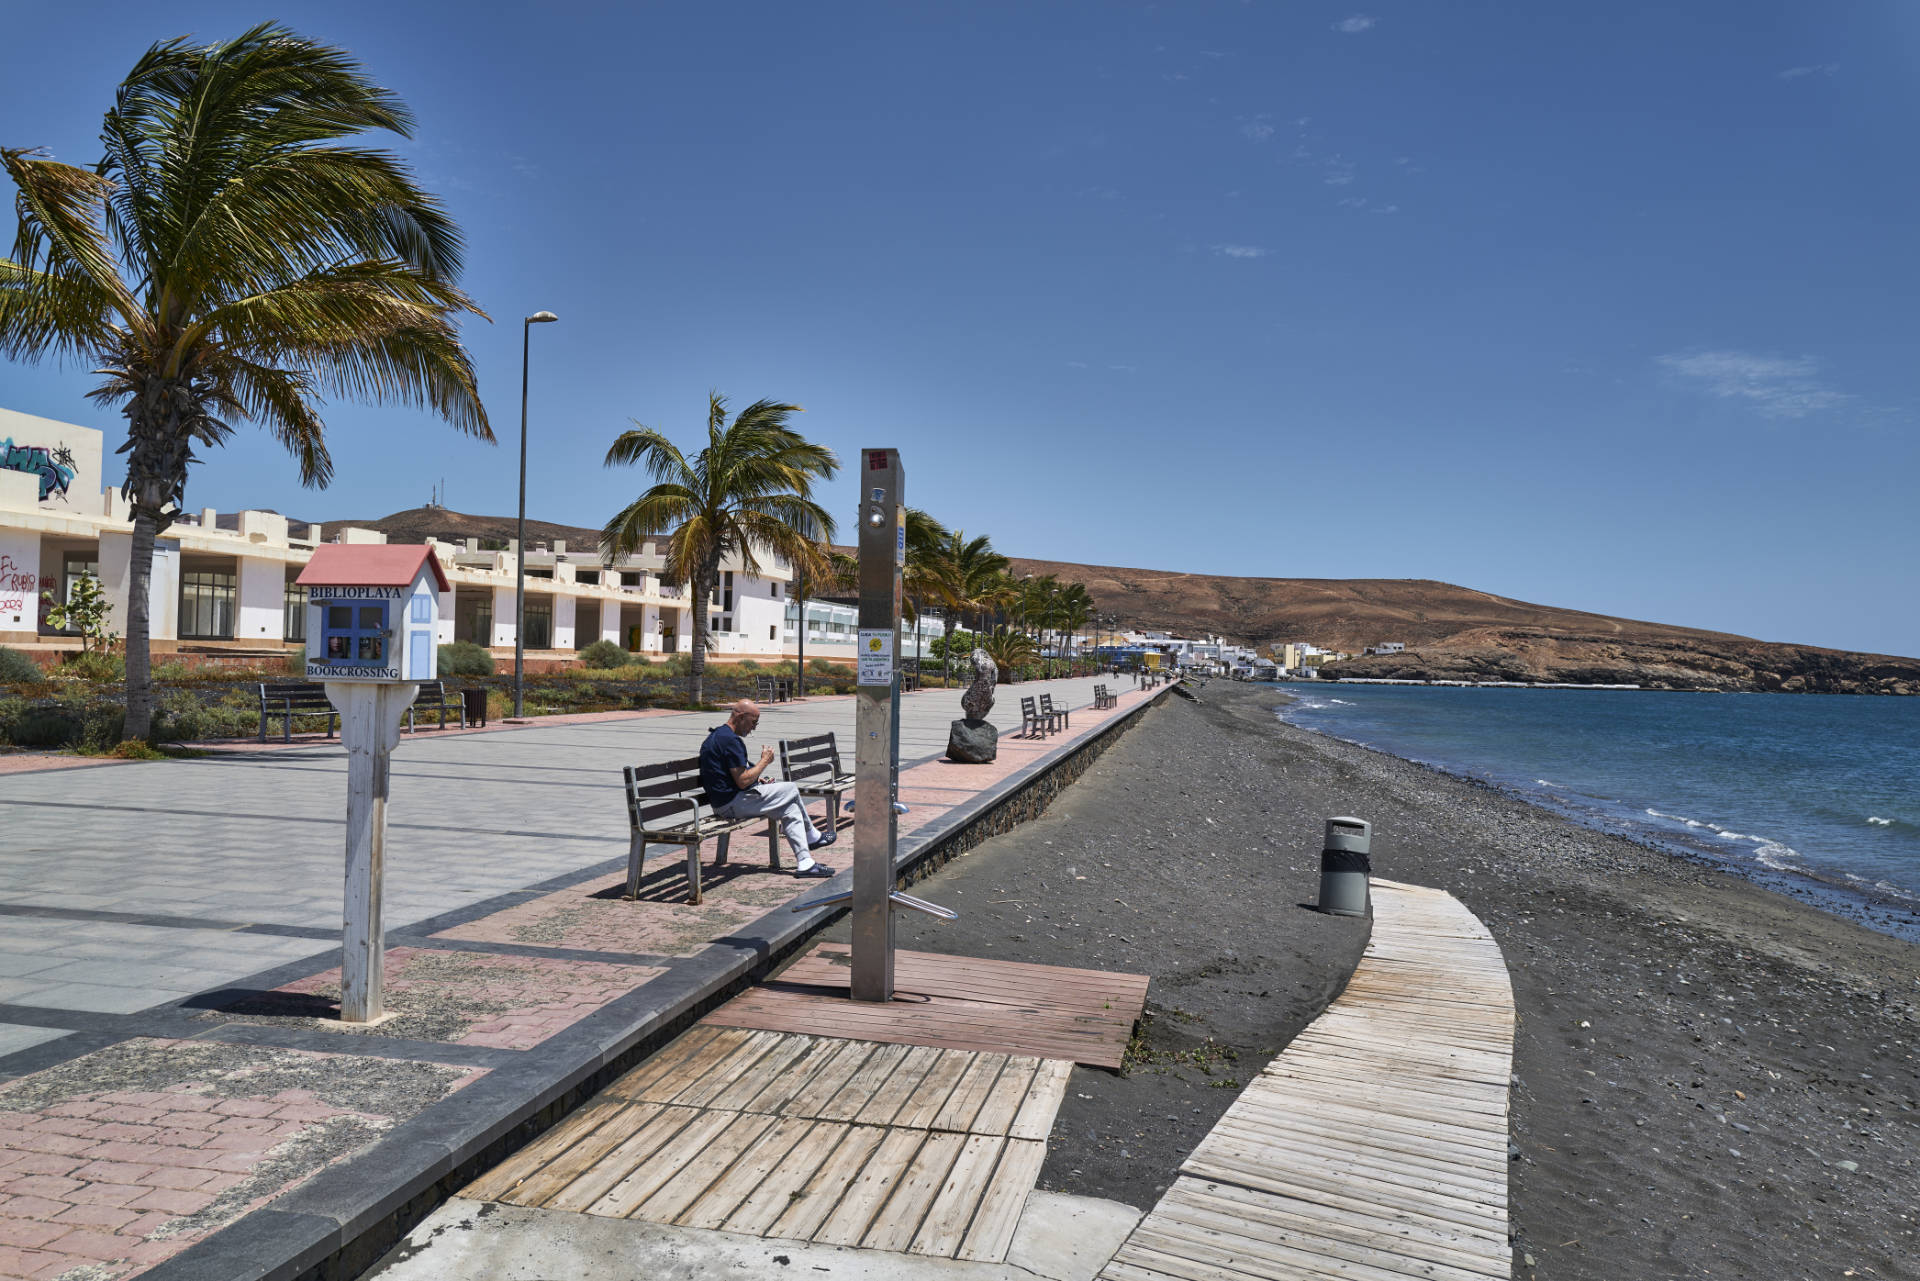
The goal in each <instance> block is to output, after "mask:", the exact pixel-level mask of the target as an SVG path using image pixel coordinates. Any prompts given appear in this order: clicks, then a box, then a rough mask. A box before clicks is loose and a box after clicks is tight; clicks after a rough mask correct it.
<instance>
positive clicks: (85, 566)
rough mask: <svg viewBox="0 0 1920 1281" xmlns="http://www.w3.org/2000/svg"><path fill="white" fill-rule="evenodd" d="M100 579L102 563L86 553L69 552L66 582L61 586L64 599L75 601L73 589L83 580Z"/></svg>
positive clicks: (69, 601) (70, 601)
mask: <svg viewBox="0 0 1920 1281" xmlns="http://www.w3.org/2000/svg"><path fill="white" fill-rule="evenodd" d="M98 577H100V562H99V560H98V559H96V558H95V557H93V556H90V555H88V554H87V553H86V552H80V553H77V554H76V553H74V552H68V553H67V559H66V582H65V583H63V584H62V585H61V594H62V599H64V600H66V601H67V602H68V603H72V601H73V588H74V585H75V584H76V583H78V582H79V581H80V580H81V579H82V578H98Z"/></svg>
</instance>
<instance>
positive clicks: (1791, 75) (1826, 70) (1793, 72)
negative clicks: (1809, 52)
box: [1775, 62, 1840, 80]
mask: <svg viewBox="0 0 1920 1281" xmlns="http://www.w3.org/2000/svg"><path fill="white" fill-rule="evenodd" d="M1838 70H1840V64H1839V63H1837V62H1816V63H1814V64H1813V65H1812V66H1807V67H1788V68H1787V69H1786V70H1785V71H1780V72H1776V73H1775V74H1776V75H1777V76H1778V77H1779V78H1780V79H1782V80H1802V79H1805V78H1806V77H1807V76H1830V75H1832V74H1833V73H1834V72H1836V71H1838Z"/></svg>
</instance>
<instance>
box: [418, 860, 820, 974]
mask: <svg viewBox="0 0 1920 1281" xmlns="http://www.w3.org/2000/svg"><path fill="white" fill-rule="evenodd" d="M749 851H750V852H751V855H752V856H751V857H742V854H743V853H747V852H749ZM749 851H742V850H740V849H739V848H738V845H737V843H736V848H735V850H734V853H733V855H732V858H731V861H730V862H727V863H724V864H715V863H713V856H714V845H713V843H712V842H708V844H707V845H706V846H704V847H703V848H702V851H701V856H702V859H703V860H704V862H705V863H706V865H707V866H706V868H705V870H704V871H703V872H702V873H701V882H702V885H703V886H704V888H705V901H704V902H702V903H701V904H700V906H698V907H694V906H692V905H691V904H689V903H688V902H687V874H686V864H685V862H684V861H683V860H682V859H681V858H680V855H679V851H678V849H674V850H672V851H668V852H665V853H663V854H662V856H661V857H658V858H655V859H650V860H649V861H648V863H647V876H646V879H645V880H644V881H643V882H641V886H640V898H639V899H638V900H636V901H633V902H629V901H627V900H626V899H625V898H623V897H621V896H622V895H623V894H624V893H625V892H626V886H627V878H626V874H625V873H624V872H623V873H621V874H620V875H618V876H614V877H609V878H608V879H606V880H596V881H590V882H588V883H586V884H583V885H575V886H569V887H567V888H566V889H564V890H560V891H557V892H555V893H553V894H547V895H543V896H542V897H540V898H537V899H534V900H532V901H530V902H526V903H521V904H518V905H517V906H514V907H510V908H507V909H505V910H504V911H500V912H495V913H493V914H492V915H491V916H483V917H480V918H479V919H477V920H473V921H468V922H467V923H465V924H464V925H457V926H455V927H454V928H452V929H450V930H442V931H441V932H440V933H439V934H437V935H435V936H434V937H436V938H445V939H461V940H465V941H469V942H481V943H520V944H526V945H530V946H535V947H541V946H544V947H564V948H576V949H580V950H582V951H590V952H625V953H638V954H641V955H653V956H693V955H695V954H696V953H698V952H700V951H701V950H702V949H703V948H705V947H706V946H707V945H708V944H710V943H712V942H713V941H714V940H715V939H719V938H724V937H725V936H727V935H729V934H732V933H734V932H735V931H737V930H738V929H739V928H740V927H741V926H743V925H746V924H748V923H749V922H751V921H757V920H759V919H760V918H761V917H762V916H765V915H766V914H767V913H768V912H770V911H772V910H773V909H774V908H777V907H780V906H781V905H783V904H786V903H789V902H792V901H793V900H794V899H796V898H798V897H800V896H801V895H802V894H807V893H813V892H816V891H817V890H818V884H817V883H815V882H807V881H799V880H795V879H794V877H793V875H792V873H791V872H786V871H782V872H775V871H773V870H772V869H770V868H769V867H767V865H766V859H765V855H764V854H763V853H760V852H759V851H758V850H754V849H752V847H749ZM815 857H816V858H817V859H818V860H819V861H820V862H822V863H825V864H826V865H827V866H829V867H831V868H833V869H834V870H835V871H839V870H840V869H841V868H844V867H847V866H849V865H850V864H851V863H852V862H853V843H852V841H850V840H843V841H841V842H840V843H838V844H836V845H832V846H829V847H828V848H826V849H823V850H820V851H818V852H817V853H816V855H815Z"/></svg>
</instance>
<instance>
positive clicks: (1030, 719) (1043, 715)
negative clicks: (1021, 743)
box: [1020, 698, 1060, 738]
mask: <svg viewBox="0 0 1920 1281" xmlns="http://www.w3.org/2000/svg"><path fill="white" fill-rule="evenodd" d="M1059 728H1060V715H1059V713H1057V712H1043V711H1041V710H1040V709H1039V708H1038V707H1036V706H1035V705H1034V700H1033V699H1031V698H1023V699H1021V700H1020V737H1022V738H1038V737H1040V736H1041V735H1043V734H1051V733H1053V732H1054V731H1055V730H1057V729H1059Z"/></svg>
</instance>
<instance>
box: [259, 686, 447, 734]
mask: <svg viewBox="0 0 1920 1281" xmlns="http://www.w3.org/2000/svg"><path fill="white" fill-rule="evenodd" d="M436 711H437V712H439V713H440V725H439V728H441V729H445V728H446V727H447V715H448V714H449V713H452V714H453V715H455V716H457V717H459V718H460V728H461V729H465V728H466V727H467V709H466V704H465V703H464V702H463V701H462V700H461V698H460V696H459V695H458V694H455V695H454V696H453V698H452V700H451V701H449V700H448V698H447V687H446V683H445V682H444V681H421V682H420V693H419V694H418V695H416V696H415V698H414V700H413V705H412V706H410V707H408V708H407V729H408V730H410V731H411V730H413V729H414V728H415V727H414V722H413V715H414V713H415V712H436ZM275 716H278V717H280V718H281V719H282V721H283V722H284V724H283V725H282V727H281V728H282V735H281V737H282V740H283V741H285V742H288V743H291V742H292V741H293V718H294V717H296V716H325V717H327V718H328V720H327V737H328V738H332V737H333V732H334V728H335V727H336V726H337V725H339V723H340V713H339V712H338V711H337V710H335V708H334V706H333V704H332V702H330V701H329V700H328V698H327V687H326V686H325V685H323V684H321V683H320V682H318V681H263V682H262V683H261V685H260V741H261V742H263V743H264V742H266V741H267V721H268V720H269V719H270V718H272V717H275Z"/></svg>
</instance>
